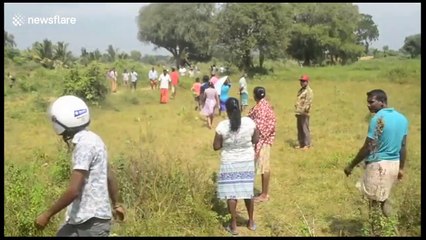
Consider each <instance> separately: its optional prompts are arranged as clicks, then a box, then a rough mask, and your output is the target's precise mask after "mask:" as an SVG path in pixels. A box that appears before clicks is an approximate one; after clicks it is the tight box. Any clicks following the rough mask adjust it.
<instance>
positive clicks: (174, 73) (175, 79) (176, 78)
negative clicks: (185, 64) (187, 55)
mask: <svg viewBox="0 0 426 240" xmlns="http://www.w3.org/2000/svg"><path fill="white" fill-rule="evenodd" d="M170 79H171V80H172V98H175V96H176V90H177V86H178V84H179V73H178V71H176V69H175V68H174V67H173V68H172V72H171V73H170Z"/></svg>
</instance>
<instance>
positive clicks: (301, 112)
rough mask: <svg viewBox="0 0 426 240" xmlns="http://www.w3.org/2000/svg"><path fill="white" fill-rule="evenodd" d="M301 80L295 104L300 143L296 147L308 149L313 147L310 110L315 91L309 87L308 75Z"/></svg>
mask: <svg viewBox="0 0 426 240" xmlns="http://www.w3.org/2000/svg"><path fill="white" fill-rule="evenodd" d="M299 81H300V86H301V88H300V90H299V92H297V101H296V104H294V107H295V109H296V110H295V113H296V119H297V140H298V142H299V145H298V146H296V147H295V148H296V149H303V150H308V149H309V148H310V147H311V134H310V129H309V112H310V110H311V106H312V100H313V98H314V93H313V91H312V89H311V88H310V87H309V76H308V75H306V74H304V75H302V76H301V77H300V78H299Z"/></svg>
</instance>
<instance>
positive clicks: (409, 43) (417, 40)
mask: <svg viewBox="0 0 426 240" xmlns="http://www.w3.org/2000/svg"><path fill="white" fill-rule="evenodd" d="M421 47H422V45H421V36H420V33H419V34H415V35H411V36H408V37H406V38H405V41H404V45H403V46H402V50H403V51H404V52H407V53H409V54H410V55H411V57H412V58H414V57H417V56H419V55H420V53H421Z"/></svg>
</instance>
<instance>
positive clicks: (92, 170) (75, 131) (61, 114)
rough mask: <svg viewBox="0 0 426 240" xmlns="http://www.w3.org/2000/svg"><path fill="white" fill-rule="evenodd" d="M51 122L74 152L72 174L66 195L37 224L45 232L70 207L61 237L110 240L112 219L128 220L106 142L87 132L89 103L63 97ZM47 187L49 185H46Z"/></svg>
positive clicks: (52, 109)
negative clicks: (59, 214) (54, 218)
mask: <svg viewBox="0 0 426 240" xmlns="http://www.w3.org/2000/svg"><path fill="white" fill-rule="evenodd" d="M48 115H49V120H50V121H51V123H52V126H53V129H54V130H55V132H56V134H58V135H60V136H61V137H62V139H63V141H64V142H65V143H66V144H67V147H68V150H69V151H72V158H71V161H70V163H72V164H71V166H70V168H71V170H72V171H71V173H70V180H69V183H68V187H67V188H66V190H65V191H64V192H63V194H62V195H61V196H60V197H59V198H58V199H57V200H56V201H55V202H54V203H53V204H52V205H51V207H50V208H49V209H47V210H46V211H44V212H43V213H41V214H40V215H39V216H38V217H37V218H36V219H35V222H34V225H35V227H36V228H37V229H44V228H45V227H46V225H47V224H48V223H49V222H50V220H51V218H52V217H53V216H55V215H56V214H57V213H59V212H61V210H62V209H64V208H66V207H67V211H66V215H65V216H66V217H65V223H64V224H63V225H62V226H61V227H60V229H59V230H58V232H57V233H56V236H58V237H108V236H109V233H110V230H111V220H112V218H113V217H114V218H116V217H118V219H119V220H123V219H124V208H123V207H122V205H120V204H119V202H118V199H119V196H118V194H119V188H118V186H117V185H118V184H117V179H116V178H115V176H114V174H113V172H112V171H111V167H110V164H109V160H108V153H107V148H106V146H105V143H104V142H103V140H102V139H101V138H100V137H99V136H98V135H97V134H96V133H94V132H92V131H90V130H88V129H87V126H88V125H89V124H90V113H89V108H88V106H87V105H86V103H85V102H84V101H83V100H81V99H80V98H78V97H75V96H70V95H68V96H62V97H60V98H58V99H56V100H55V102H53V104H52V105H51V106H50V108H49V111H48ZM46 187H47V186H46Z"/></svg>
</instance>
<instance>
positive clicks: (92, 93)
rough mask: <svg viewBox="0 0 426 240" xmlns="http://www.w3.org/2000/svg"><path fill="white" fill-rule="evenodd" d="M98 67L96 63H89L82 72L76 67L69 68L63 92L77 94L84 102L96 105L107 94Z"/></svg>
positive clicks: (103, 79)
mask: <svg viewBox="0 0 426 240" xmlns="http://www.w3.org/2000/svg"><path fill="white" fill-rule="evenodd" d="M99 69H100V68H99V66H98V65H97V64H92V65H90V66H89V68H88V69H87V70H86V71H85V72H83V73H81V71H80V70H79V69H77V68H74V69H71V70H70V72H69V74H68V76H67V77H66V78H65V83H64V92H63V93H64V94H70V95H75V96H78V97H80V98H82V99H84V100H85V101H86V102H90V103H92V104H96V105H98V104H99V103H101V102H102V101H104V100H105V97H106V95H107V87H106V85H105V76H104V75H103V74H101V73H100V70H99Z"/></svg>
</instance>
